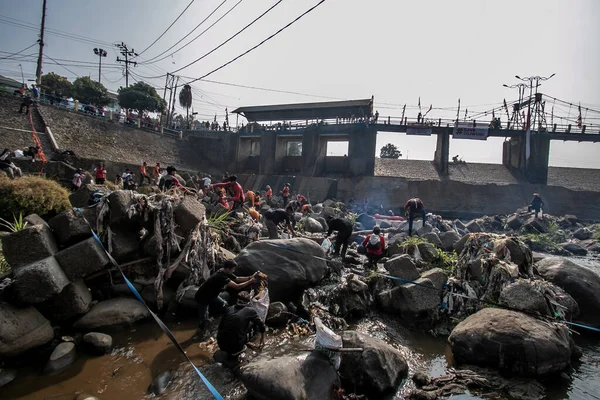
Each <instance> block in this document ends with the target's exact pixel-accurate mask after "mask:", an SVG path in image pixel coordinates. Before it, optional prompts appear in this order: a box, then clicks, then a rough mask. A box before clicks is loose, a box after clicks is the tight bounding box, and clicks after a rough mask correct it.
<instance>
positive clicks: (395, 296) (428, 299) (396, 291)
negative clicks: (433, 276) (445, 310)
mask: <svg viewBox="0 0 600 400" xmlns="http://www.w3.org/2000/svg"><path fill="white" fill-rule="evenodd" d="M377 300H378V301H379V303H380V304H381V306H382V307H383V308H384V309H386V310H387V311H390V312H396V313H400V314H401V315H402V317H403V318H405V319H407V320H416V319H420V318H421V317H424V316H425V314H427V313H429V312H432V311H435V310H437V309H438V308H439V307H440V304H441V295H440V292H439V290H438V289H437V288H436V287H435V286H434V284H433V282H432V281H431V280H430V279H428V278H419V279H417V280H415V283H405V284H402V285H400V286H397V287H395V288H393V289H390V290H386V291H383V292H381V293H379V294H378V296H377Z"/></svg>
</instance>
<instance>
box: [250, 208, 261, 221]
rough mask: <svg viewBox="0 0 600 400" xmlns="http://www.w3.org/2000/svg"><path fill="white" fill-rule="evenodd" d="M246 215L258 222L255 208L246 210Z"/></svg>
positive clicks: (258, 216) (258, 217) (257, 213)
mask: <svg viewBox="0 0 600 400" xmlns="http://www.w3.org/2000/svg"><path fill="white" fill-rule="evenodd" d="M248 213H249V214H250V216H251V217H252V220H253V221H255V222H258V220H259V219H260V213H259V212H258V211H256V208H254V207H250V208H248Z"/></svg>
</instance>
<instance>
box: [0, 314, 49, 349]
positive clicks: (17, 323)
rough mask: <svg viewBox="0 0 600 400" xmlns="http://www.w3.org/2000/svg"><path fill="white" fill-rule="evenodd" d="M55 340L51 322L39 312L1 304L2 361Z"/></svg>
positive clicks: (0, 336)
mask: <svg viewBox="0 0 600 400" xmlns="http://www.w3.org/2000/svg"><path fill="white" fill-rule="evenodd" d="M53 338H54V331H53V330H52V326H51V325H50V321H48V320H47V319H46V318H44V316H43V315H42V314H40V312H39V311H38V310H36V309H35V308H33V307H27V308H19V307H15V306H13V305H11V304H8V303H2V302H0V359H3V358H10V357H15V356H18V355H19V354H22V353H24V352H26V351H27V350H30V349H32V348H34V347H37V346H40V345H42V344H44V343H48V342H49V341H51V340H52V339H53Z"/></svg>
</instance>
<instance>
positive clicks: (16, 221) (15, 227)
mask: <svg viewBox="0 0 600 400" xmlns="http://www.w3.org/2000/svg"><path fill="white" fill-rule="evenodd" d="M26 226H27V221H24V220H23V213H19V216H18V217H17V216H15V214H13V222H9V221H7V220H5V219H4V218H0V227H2V228H4V229H6V230H8V231H9V232H18V231H21V230H23V229H25V227H26Z"/></svg>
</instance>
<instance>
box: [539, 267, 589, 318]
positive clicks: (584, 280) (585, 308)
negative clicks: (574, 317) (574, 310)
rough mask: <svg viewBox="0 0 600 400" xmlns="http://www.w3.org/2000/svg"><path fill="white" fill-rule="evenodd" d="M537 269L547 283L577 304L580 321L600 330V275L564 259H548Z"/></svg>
mask: <svg viewBox="0 0 600 400" xmlns="http://www.w3.org/2000/svg"><path fill="white" fill-rule="evenodd" d="M537 269H538V272H539V273H540V275H542V277H543V278H544V279H546V280H547V281H550V282H552V283H553V284H555V285H556V286H558V287H560V288H562V289H564V290H565V292H567V293H568V294H570V295H571V297H573V298H574V299H575V301H576V302H577V305H578V306H579V311H580V317H579V319H580V320H581V321H583V322H586V323H589V324H591V325H592V326H595V327H597V328H600V323H599V322H598V315H600V290H598V288H600V275H598V274H596V273H595V272H593V271H591V270H589V269H587V268H585V267H582V266H580V265H577V264H575V263H574V262H572V261H570V260H567V259H566V258H562V257H547V258H544V259H543V260H541V261H540V262H538V264H537Z"/></svg>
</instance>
